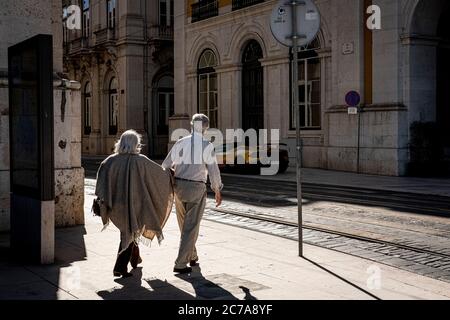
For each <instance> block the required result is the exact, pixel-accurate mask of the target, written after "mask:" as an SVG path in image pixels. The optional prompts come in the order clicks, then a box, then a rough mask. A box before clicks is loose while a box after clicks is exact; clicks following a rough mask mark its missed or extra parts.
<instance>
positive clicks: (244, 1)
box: [232, 0, 264, 10]
mask: <svg viewBox="0 0 450 320" xmlns="http://www.w3.org/2000/svg"><path fill="white" fill-rule="evenodd" d="M261 2H264V0H233V4H232V9H233V10H239V9H242V8H245V7H250V6H252V5H254V4H258V3H261Z"/></svg>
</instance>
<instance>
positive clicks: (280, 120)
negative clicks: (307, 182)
mask: <svg viewBox="0 0 450 320" xmlns="http://www.w3.org/2000/svg"><path fill="white" fill-rule="evenodd" d="M277 3H278V0H266V1H263V0H200V1H193V0H187V1H177V2H176V3H175V116H174V117H172V118H171V128H172V129H175V128H177V127H180V126H184V127H186V126H187V125H188V121H187V119H188V116H189V115H192V114H193V113H195V112H198V111H201V112H206V113H208V114H209V115H210V117H211V118H212V119H213V125H214V126H215V127H217V128H218V129H221V130H225V129H227V128H243V129H247V128H249V127H252V128H255V129H258V128H267V129H270V128H274V129H280V135H281V138H282V142H285V143H287V144H288V145H289V147H290V155H291V156H292V157H295V127H296V121H295V117H294V116H293V115H294V111H293V110H292V108H291V103H290V95H291V93H290V81H291V80H290V72H291V71H290V61H291V60H290V59H291V54H290V50H289V48H287V47H284V46H282V45H280V44H279V43H278V42H277V41H276V40H275V39H274V37H273V36H272V34H271V29H270V15H271V13H272V10H273V8H274V7H275V5H276V4H277ZM315 3H316V5H317V6H318V8H319V11H320V13H321V29H320V32H319V35H318V36H317V38H316V40H315V41H314V42H313V43H312V44H311V45H310V46H308V47H306V48H302V51H301V52H299V58H300V62H299V74H300V76H299V79H298V87H299V92H300V97H299V104H300V106H301V109H300V110H301V114H302V120H301V129H302V140H303V163H304V165H305V166H306V167H312V168H325V169H332V170H344V171H358V168H357V158H358V152H359V155H360V168H359V171H360V172H363V173H370V174H381V175H393V176H398V175H405V174H407V173H408V167H409V164H410V163H411V161H412V155H411V144H412V141H413V140H414V139H413V136H414V133H413V131H412V130H413V129H412V128H413V124H414V123H427V122H431V123H433V124H434V125H435V127H437V128H438V130H439V132H440V136H441V137H443V139H442V144H441V149H442V150H443V151H444V152H445V153H446V155H445V156H446V157H447V158H448V157H449V156H450V153H449V150H450V131H449V130H450V129H449V128H450V113H449V110H450V106H449V105H450V96H449V95H450V93H449V92H450V90H448V87H449V86H448V84H449V80H448V77H446V76H445V74H448V72H449V71H450V67H449V63H448V57H449V56H450V55H449V44H450V42H449V40H450V34H449V32H448V30H450V28H448V21H450V19H449V18H450V7H449V3H448V1H445V0H398V1H391V0H316V1H315ZM371 5H377V6H378V7H379V8H380V9H381V29H380V30H376V29H375V30H371V29H369V28H367V27H366V26H367V23H366V22H367V19H368V18H369V16H370V15H369V14H368V13H367V8H368V7H369V6H371ZM445 57H447V58H445ZM305 70H308V71H307V72H308V81H307V82H308V83H307V84H306V85H305V77H304V74H305V72H306V71H305ZM446 88H447V89H446ZM351 90H356V91H358V92H359V93H360V94H361V97H362V106H363V110H364V112H363V113H362V114H361V133H360V148H359V149H358V116H355V115H349V114H348V112H347V106H346V105H345V95H346V93H347V92H349V91H351ZM305 91H306V92H307V94H305ZM305 100H307V105H308V107H307V108H305ZM358 150H359V151H358ZM293 160H294V159H293ZM291 163H295V161H291Z"/></svg>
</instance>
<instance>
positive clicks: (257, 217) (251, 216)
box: [210, 208, 450, 259]
mask: <svg viewBox="0 0 450 320" xmlns="http://www.w3.org/2000/svg"><path fill="white" fill-rule="evenodd" d="M210 210H213V211H215V212H220V213H225V214H229V215H233V216H238V217H244V218H249V219H254V220H258V221H263V222H271V223H274V224H279V225H284V226H289V227H294V228H298V223H295V222H291V221H286V220H282V219H277V218H273V217H267V216H261V215H255V214H249V213H243V212H238V211H235V210H227V209H220V208H210ZM303 229H307V230H313V231H319V232H323V233H328V234H333V235H338V236H341V237H346V238H349V239H356V240H360V241H366V242H372V243H378V244H382V245H387V246H395V247H397V248H401V249H405V250H409V251H414V252H418V253H424V254H429V255H435V256H440V257H443V258H448V259H450V255H448V254H444V253H441V252H435V251H431V250H427V249H422V248H417V247H413V246H408V245H405V244H400V243H396V242H391V241H384V240H381V239H374V238H370V237H365V236H361V235H355V234H351V233H346V232H341V231H336V230H331V229H328V228H321V227H316V226H311V225H308V224H304V225H303ZM306 242H307V241H306Z"/></svg>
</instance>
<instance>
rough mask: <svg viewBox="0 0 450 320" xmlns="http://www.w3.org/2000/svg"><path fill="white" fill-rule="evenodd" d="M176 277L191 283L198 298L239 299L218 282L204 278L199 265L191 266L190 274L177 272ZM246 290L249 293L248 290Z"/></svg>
mask: <svg viewBox="0 0 450 320" xmlns="http://www.w3.org/2000/svg"><path fill="white" fill-rule="evenodd" d="M177 277H178V278H180V279H181V280H183V281H186V282H188V283H190V284H191V285H192V288H193V289H194V290H195V295H196V297H197V298H198V299H221V300H239V299H238V298H236V297H235V296H234V295H233V294H232V293H231V292H229V291H227V290H225V289H224V288H223V287H221V284H220V283H214V282H212V281H210V280H208V279H206V278H205V277H204V276H203V274H202V269H201V268H200V267H199V266H196V267H194V268H192V273H191V274H178V275H177ZM247 290H248V289H247ZM248 292H249V294H250V290H248Z"/></svg>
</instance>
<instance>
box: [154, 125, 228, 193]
mask: <svg viewBox="0 0 450 320" xmlns="http://www.w3.org/2000/svg"><path fill="white" fill-rule="evenodd" d="M162 166H163V168H165V169H174V170H175V178H179V179H184V180H191V181H198V182H204V183H206V181H207V178H208V174H209V180H210V182H211V189H212V190H213V191H214V192H219V191H220V190H222V188H223V184H222V179H221V178H220V171H219V166H218V165H217V159H216V155H215V152H214V146H213V144H212V143H210V142H209V141H207V140H205V139H204V138H203V136H202V135H201V134H199V133H197V132H195V133H194V134H191V135H190V136H187V137H184V138H182V139H180V140H178V141H177V143H175V145H174V146H173V148H172V150H170V152H169V154H168V155H167V158H166V159H165V160H164V162H163V164H162Z"/></svg>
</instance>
